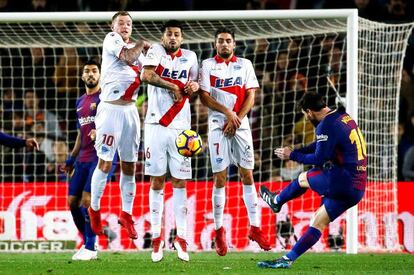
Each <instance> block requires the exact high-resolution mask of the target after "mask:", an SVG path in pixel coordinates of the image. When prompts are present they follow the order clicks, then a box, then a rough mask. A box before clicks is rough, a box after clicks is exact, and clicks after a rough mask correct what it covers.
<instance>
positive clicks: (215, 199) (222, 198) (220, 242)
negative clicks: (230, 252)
mask: <svg viewBox="0 0 414 275" xmlns="http://www.w3.org/2000/svg"><path fill="white" fill-rule="evenodd" d="M226 180H227V169H224V170H223V171H221V172H217V173H214V174H213V181H214V187H213V196H212V203H213V217H214V224H215V226H216V243H215V246H216V252H217V254H218V255H219V256H224V255H226V254H227V241H226V231H225V230H224V227H223V215H224V206H225V204H226V190H225V187H224V185H225V183H226Z"/></svg>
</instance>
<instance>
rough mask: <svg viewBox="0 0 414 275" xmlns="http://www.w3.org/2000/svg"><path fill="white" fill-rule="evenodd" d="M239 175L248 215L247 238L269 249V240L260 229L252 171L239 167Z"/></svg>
mask: <svg viewBox="0 0 414 275" xmlns="http://www.w3.org/2000/svg"><path fill="white" fill-rule="evenodd" d="M239 170H240V175H241V178H242V182H243V200H244V205H245V206H246V210H247V215H248V216H249V223H250V231H249V239H251V240H252V241H255V242H257V243H258V244H259V246H260V247H261V248H262V249H264V250H270V249H271V247H270V243H269V240H268V239H267V237H266V236H265V235H263V233H262V230H261V229H260V221H259V213H258V212H259V208H258V206H257V204H258V199H257V192H256V187H255V185H254V180H253V171H252V170H251V169H245V168H243V167H239Z"/></svg>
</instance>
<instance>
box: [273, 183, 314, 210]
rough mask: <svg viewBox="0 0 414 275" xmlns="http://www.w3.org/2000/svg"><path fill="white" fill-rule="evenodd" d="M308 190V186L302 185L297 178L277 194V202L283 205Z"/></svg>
mask: <svg viewBox="0 0 414 275" xmlns="http://www.w3.org/2000/svg"><path fill="white" fill-rule="evenodd" d="M306 190H308V188H303V187H301V186H300V185H299V182H298V180H297V179H296V180H294V181H292V182H291V183H290V184H289V185H288V186H286V187H285V188H283V190H282V192H280V193H279V194H278V195H277V196H276V203H277V204H280V205H282V204H284V203H286V202H288V201H290V200H292V199H294V198H297V197H299V196H301V195H303V194H305V192H306Z"/></svg>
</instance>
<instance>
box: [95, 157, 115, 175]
mask: <svg viewBox="0 0 414 275" xmlns="http://www.w3.org/2000/svg"><path fill="white" fill-rule="evenodd" d="M98 168H99V170H101V171H102V172H104V173H105V174H108V173H109V172H110V171H111V168H112V161H105V160H102V159H100V160H99V163H98Z"/></svg>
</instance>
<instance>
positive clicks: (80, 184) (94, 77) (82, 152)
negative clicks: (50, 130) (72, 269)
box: [61, 60, 110, 261]
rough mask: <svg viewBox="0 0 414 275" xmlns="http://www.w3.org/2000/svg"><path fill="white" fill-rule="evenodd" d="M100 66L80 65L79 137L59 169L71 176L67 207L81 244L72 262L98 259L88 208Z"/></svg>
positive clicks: (94, 63) (93, 158)
mask: <svg viewBox="0 0 414 275" xmlns="http://www.w3.org/2000/svg"><path fill="white" fill-rule="evenodd" d="M99 67H100V65H99V64H98V63H97V62H96V61H94V60H88V61H87V62H86V63H85V64H84V66H83V71H82V81H83V82H84V83H85V89H86V92H85V94H83V95H82V96H81V97H80V98H79V99H78V100H77V101H76V115H77V118H78V123H77V127H78V135H77V137H76V141H75V146H74V147H73V149H72V153H71V155H70V156H69V158H68V159H67V160H66V162H65V164H64V165H63V166H62V167H61V170H63V171H66V172H67V173H68V175H69V176H70V181H69V196H68V204H69V208H70V212H71V213H72V217H73V221H74V222H75V225H76V227H77V228H78V230H79V232H81V234H82V236H83V241H84V244H83V245H82V247H81V248H80V249H79V250H78V251H77V252H76V253H75V254H74V255H73V257H72V260H83V261H89V260H93V259H96V258H97V256H98V252H97V250H96V246H95V241H96V234H95V233H94V232H93V231H92V228H91V225H90V222H89V215H88V211H87V209H88V207H89V206H90V203H91V178H92V174H93V171H94V170H95V167H96V164H97V163H98V157H97V156H96V151H95V148H94V140H95V137H94V134H95V133H94V129H95V123H94V121H95V115H96V108H97V107H98V104H99V94H100V91H101V88H100V86H99V78H100V68H99ZM109 178H110V175H108V179H109Z"/></svg>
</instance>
